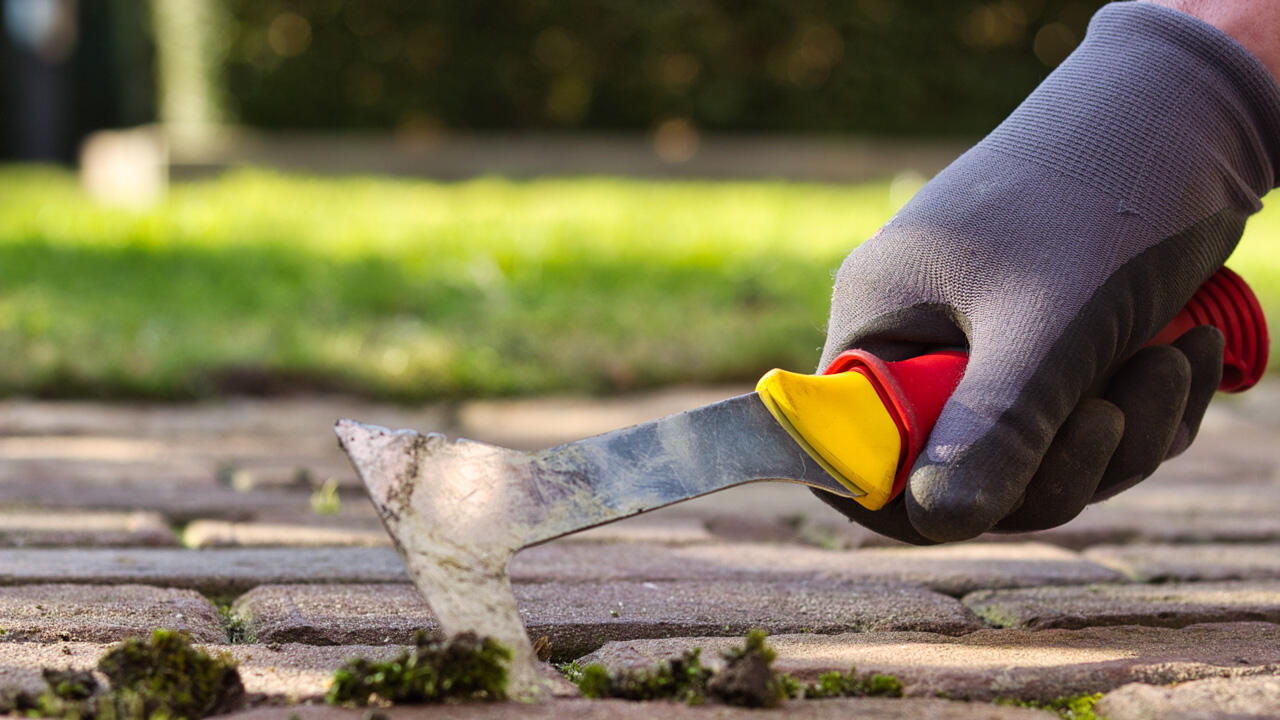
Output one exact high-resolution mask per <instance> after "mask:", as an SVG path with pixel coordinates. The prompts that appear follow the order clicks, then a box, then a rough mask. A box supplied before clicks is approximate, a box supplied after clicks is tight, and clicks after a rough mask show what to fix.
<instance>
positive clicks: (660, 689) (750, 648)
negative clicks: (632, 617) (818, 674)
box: [570, 628, 794, 707]
mask: <svg viewBox="0 0 1280 720" xmlns="http://www.w3.org/2000/svg"><path fill="white" fill-rule="evenodd" d="M766 637H767V633H765V631H764V630H761V629H759V628H756V629H753V630H751V632H749V633H748V634H747V637H746V642H745V643H744V644H743V645H741V646H738V647H733V648H730V649H729V650H727V651H726V652H725V653H724V655H723V657H724V660H725V667H724V669H722V670H720V671H719V672H713V671H712V670H711V669H710V668H708V667H706V666H705V665H703V664H702V659H701V655H702V649H701V648H693V649H692V650H688V651H686V652H685V653H684V654H682V655H681V656H679V657H675V658H671V659H668V660H664V661H662V662H660V663H658V664H657V665H656V666H654V667H652V668H640V669H636V670H620V671H618V672H616V673H610V672H609V671H608V670H607V669H606V668H605V667H604V666H602V665H588V666H586V667H584V668H578V667H573V668H571V669H572V671H573V672H574V674H576V679H575V682H576V684H577V685H578V689H579V690H580V691H582V694H583V695H584V696H586V697H589V698H620V699H623V700H678V701H683V702H687V703H689V704H691V705H697V704H701V703H704V702H707V701H708V700H711V701H715V702H720V703H724V704H726V705H740V706H745V707H771V706H774V705H777V704H778V703H779V702H781V701H782V700H784V699H786V698H787V697H788V695H789V693H790V690H791V687H792V686H791V685H789V684H788V681H789V678H786V676H779V675H777V674H776V673H775V672H774V671H773V667H772V663H773V661H774V659H775V658H776V657H777V654H776V653H775V652H774V650H773V648H771V647H769V645H768V644H767V643H765V638H766ZM570 677H571V679H574V678H573V676H570ZM791 682H794V681H791Z"/></svg>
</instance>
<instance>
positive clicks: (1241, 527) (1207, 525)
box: [983, 505, 1280, 550]
mask: <svg viewBox="0 0 1280 720" xmlns="http://www.w3.org/2000/svg"><path fill="white" fill-rule="evenodd" d="M983 540H985V541H988V542H1008V541H1017V542H1027V541H1034V542H1045V543H1049V544H1052V545H1058V546H1060V547H1065V548H1071V549H1076V550H1083V549H1085V548H1088V547H1092V546H1095V545H1117V544H1130V543H1134V544H1153V543H1169V544H1189V543H1209V542H1224V543H1269V542H1277V541H1280V509H1278V510H1277V512H1276V514H1268V515H1240V514H1232V513H1215V512H1210V511H1204V512H1194V513H1192V512H1188V513H1175V512H1159V511H1153V510H1146V511H1144V510H1140V509H1136V508H1129V507H1111V506H1106V505H1096V506H1093V507H1090V508H1087V509H1086V510H1085V511H1084V512H1083V513H1081V514H1080V516H1079V517H1077V518H1076V519H1074V520H1072V521H1071V522H1069V523H1067V524H1065V525H1060V526H1058V527H1056V528H1052V529H1050V530H1041V531H1039V532H1034V533H1027V534H1016V535H1002V534H999V533H990V534H987V535H984V536H983Z"/></svg>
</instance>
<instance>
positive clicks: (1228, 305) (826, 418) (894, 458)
mask: <svg viewBox="0 0 1280 720" xmlns="http://www.w3.org/2000/svg"><path fill="white" fill-rule="evenodd" d="M1198 325H1212V326H1214V327H1216V328H1218V329H1219V330H1221V331H1222V334H1223V335H1224V336H1226V349H1225V350H1224V353H1223V368H1222V382H1221V383H1220V384H1219V385H1218V389H1219V390H1222V391H1224V392H1241V391H1244V390H1247V389H1249V388H1251V387H1253V385H1254V384H1255V383H1257V382H1258V379H1259V378H1260V377H1261V376H1262V373H1263V372H1264V371H1265V370H1266V368H1267V355H1268V352H1269V350H1270V341H1269V337H1268V335H1267V324H1266V319H1265V318H1264V317H1263V314H1262V307H1261V305H1259V303H1258V299H1257V298H1256V297H1255V296H1254V294H1253V291H1252V290H1251V289H1250V288H1249V286H1248V285H1247V284H1245V282H1244V280H1243V279H1241V278H1240V276H1239V275H1237V274H1236V273H1234V272H1232V271H1231V270H1228V269H1227V268H1225V267H1224V268H1221V269H1220V270H1218V272H1217V274H1215V275H1214V276H1213V277H1212V278H1210V279H1209V281H1208V282H1206V283H1205V284H1204V285H1202V286H1201V287H1200V289H1199V290H1197V291H1196V294H1195V295H1194V296H1193V297H1192V298H1191V300H1190V301H1188V302H1187V304H1186V305H1185V306H1184V307H1183V308H1182V311H1181V312H1179V313H1178V315H1177V317H1175V318H1174V319H1173V320H1172V321H1171V322H1170V323H1169V324H1168V325H1166V326H1165V327H1164V329H1163V330H1161V331H1160V332H1159V333H1158V334H1157V335H1156V336H1155V337H1154V338H1153V339H1152V340H1151V342H1150V343H1149V344H1151V345H1161V344H1168V343H1171V342H1173V341H1174V340H1176V339H1177V338H1178V337H1180V336H1181V335H1182V334H1183V333H1184V332H1186V331H1187V330H1190V329H1191V328H1193V327H1196V326H1198ZM967 362H968V355H967V354H966V353H964V352H962V351H958V350H944V351H940V352H935V353H929V354H926V355H920V356H918V357H914V358H910V359H907V360H901V361H897V362H885V361H883V360H881V359H879V358H877V357H876V356H874V355H872V354H870V353H867V352H864V351H861V350H848V351H845V352H844V353H842V354H841V355H839V356H838V357H837V358H836V359H835V361H833V362H832V363H831V365H830V366H829V367H828V368H827V369H826V372H825V373H824V374H822V375H803V374H798V373H789V372H786V371H783V370H772V371H770V372H769V373H768V374H766V375H765V376H764V377H762V378H761V379H760V382H759V384H758V385H757V386H756V392H757V393H758V394H759V395H760V399H761V400H762V401H764V404H765V406H766V407H768V408H769V411H770V412H771V413H772V414H773V416H774V418H775V419H777V420H778V422H779V424H781V425H782V427H783V428H785V429H786V431H787V432H788V433H789V434H790V435H791V437H792V438H794V439H795V441H796V442H797V443H799V444H800V446H801V447H802V448H804V449H805V451H806V452H808V454H809V455H810V456H811V457H812V458H813V459H814V460H815V461H817V462H818V464H820V465H822V467H823V468H824V469H825V470H826V471H827V472H828V473H830V474H831V476H832V477H833V478H835V479H836V480H838V481H839V482H840V484H841V485H844V486H845V487H846V488H848V489H849V490H850V491H852V492H854V493H855V495H858V497H855V498H854V499H855V500H857V502H859V503H861V504H862V505H863V506H864V507H866V508H868V509H871V510H879V509H880V508H881V507H884V505H885V504H886V503H888V502H889V501H890V500H892V499H893V498H895V497H897V495H898V494H899V493H901V492H902V490H903V488H904V487H906V484H907V476H908V475H909V474H910V472H911V468H912V466H913V465H914V464H915V461H916V458H917V457H918V456H919V454H920V452H921V451H922V450H923V449H924V443H925V441H926V440H927V439H928V437H929V432H930V431H931V430H932V429H933V426H934V424H935V423H936V422H937V421H938V415H939V414H940V413H941V412H942V407H943V405H945V404H946V402H947V398H948V397H950V396H951V393H952V392H953V391H954V390H955V388H956V385H957V384H958V383H959V382H960V378H961V376H963V375H964V368H965V364H966V363H967Z"/></svg>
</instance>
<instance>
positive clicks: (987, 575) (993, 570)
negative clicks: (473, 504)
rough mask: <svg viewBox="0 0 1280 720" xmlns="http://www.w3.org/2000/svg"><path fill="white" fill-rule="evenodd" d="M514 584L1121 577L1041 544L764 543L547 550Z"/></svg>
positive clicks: (944, 583) (974, 584)
mask: <svg viewBox="0 0 1280 720" xmlns="http://www.w3.org/2000/svg"><path fill="white" fill-rule="evenodd" d="M511 577H512V579H513V580H514V581H517V582H570V583H573V582H583V581H589V580H640V581H645V580H649V581H656V580H698V579H704V578H705V579H724V580H730V579H740V578H756V579H772V580H786V579H795V578H807V577H822V578H831V579H843V580H854V581H861V582H882V583H883V582H891V583H908V584H917V585H924V586H926V587H929V588H930V589H933V590H937V591H938V592H942V593H945V594H948V595H955V596H959V595H963V594H964V593H966V592H971V591H973V590H979V589H988V588H1003V587H1026V586H1036V585H1079V584H1085V583H1090V582H1115V581H1119V580H1121V579H1123V578H1122V576H1121V575H1120V574H1118V573H1116V572H1115V571H1113V570H1110V569H1108V568H1105V567H1102V566H1100V565H1097V564H1095V563H1091V562H1087V561H1085V560H1084V559H1083V558H1081V557H1080V556H1079V555H1078V554H1075V553H1072V552H1068V551H1066V550H1063V549H1061V548H1056V547H1053V546H1050V545H1045V544H1041V543H1025V544H1013V543H965V544H958V545H941V546H936V547H906V546H903V547H884V548H863V549H858V550H849V551H843V552H835V551H828V550H821V549H816V548H808V547H798V546H784V545H770V544H763V543H753V544H748V543H715V544H707V545H690V546H688V547H662V546H658V545H641V544H616V545H599V546H590V547H588V546H582V545H575V544H572V543H563V542H557V543H549V544H547V545H542V546H538V547H534V548H530V549H528V550H525V551H523V552H521V553H520V554H519V555H517V556H516V558H515V560H514V561H513V562H512V564H511Z"/></svg>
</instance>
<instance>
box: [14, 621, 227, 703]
mask: <svg viewBox="0 0 1280 720" xmlns="http://www.w3.org/2000/svg"><path fill="white" fill-rule="evenodd" d="M98 671H99V672H101V673H102V674H104V675H106V676H107V680H108V682H109V685H110V690H106V691H104V690H103V688H101V687H99V685H98V683H97V681H96V680H95V679H94V677H93V675H92V673H89V672H87V671H75V670H45V671H44V680H45V684H46V685H47V686H48V689H47V690H46V691H45V692H44V693H43V694H42V695H40V696H39V697H38V698H34V699H31V698H27V699H26V701H25V702H21V703H19V707H18V708H16V709H21V710H26V711H27V712H28V713H29V714H31V715H34V716H38V717H41V716H42V717H63V718H77V719H79V720H153V719H154V718H165V719H166V720H183V719H186V720H196V718H202V717H205V716H208V715H216V714H220V713H225V712H230V711H233V710H236V709H238V708H239V707H240V706H241V705H243V704H244V697H245V692H244V685H243V684H242V683H241V681H240V673H239V672H237V670H236V667H235V663H234V662H232V661H231V659H230V658H229V657H228V656H225V655H223V656H221V657H217V658H214V657H210V656H209V655H208V653H205V652H204V651H203V650H200V649H198V648H195V647H193V646H192V645H191V638H190V637H189V636H188V635H187V634H186V633H182V632H178V631H174V630H156V631H154V632H153V633H152V634H151V637H150V638H149V639H142V638H129V639H128V640H125V641H124V642H122V643H120V644H119V645H117V646H115V647H113V648H112V649H111V650H109V651H107V653H106V654H105V655H103V656H102V658H101V659H99V660H98Z"/></svg>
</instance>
